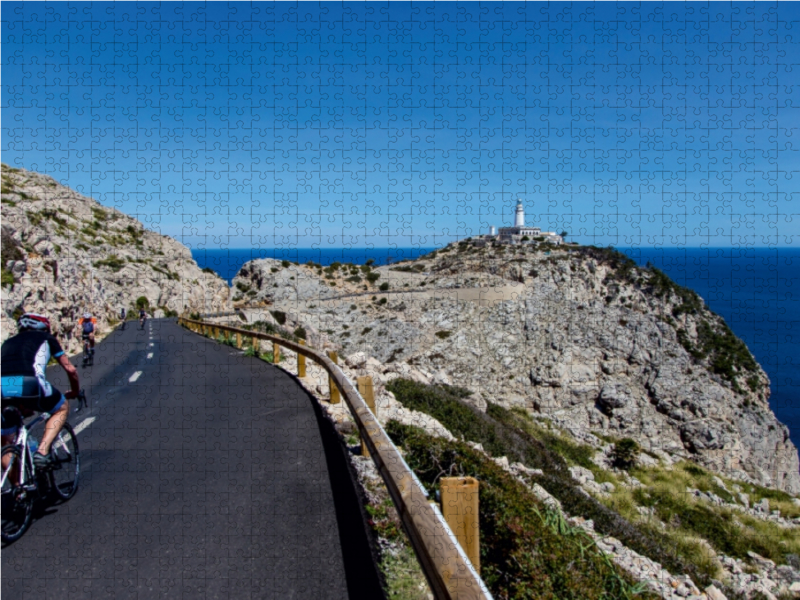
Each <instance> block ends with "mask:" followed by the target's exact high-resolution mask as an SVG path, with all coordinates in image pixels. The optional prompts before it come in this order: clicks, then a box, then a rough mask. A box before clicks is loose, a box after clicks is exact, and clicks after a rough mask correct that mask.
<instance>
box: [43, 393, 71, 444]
mask: <svg viewBox="0 0 800 600" xmlns="http://www.w3.org/2000/svg"><path fill="white" fill-rule="evenodd" d="M37 410H38V411H39V412H49V413H50V418H49V419H47V422H46V423H45V424H44V434H43V435H42V441H40V442H39V450H38V453H39V454H41V455H43V456H47V455H48V454H49V453H50V446H51V444H52V443H53V441H54V440H55V439H56V436H57V435H58V432H59V431H61V428H62V427H63V426H64V423H66V422H67V417H68V416H69V400H67V399H66V398H65V397H64V394H62V393H61V392H59V391H58V390H57V389H55V388H53V393H52V394H51V395H49V396H46V397H44V398H42V399H41V400H39V406H38V408H37Z"/></svg>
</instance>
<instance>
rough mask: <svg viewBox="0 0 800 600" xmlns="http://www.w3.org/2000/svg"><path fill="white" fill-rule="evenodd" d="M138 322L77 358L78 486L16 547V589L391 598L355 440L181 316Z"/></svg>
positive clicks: (57, 378)
mask: <svg viewBox="0 0 800 600" xmlns="http://www.w3.org/2000/svg"><path fill="white" fill-rule="evenodd" d="M137 325H138V323H137V324H134V322H130V323H128V327H127V329H126V330H125V331H115V332H114V333H112V334H111V335H110V336H108V337H107V338H106V339H105V340H104V341H103V342H102V343H100V344H98V347H97V353H96V358H95V365H94V366H93V367H89V368H86V369H84V368H81V367H79V368H78V370H79V373H80V376H81V385H82V386H83V387H84V388H86V391H87V395H88V396H89V399H90V410H88V411H86V410H84V411H83V412H82V413H80V414H78V415H75V414H74V413H73V415H72V416H71V417H70V422H71V423H72V424H73V426H76V427H78V428H81V431H80V433H79V434H78V439H79V444H80V449H81V460H82V464H81V470H82V473H81V484H80V489H79V490H78V493H77V494H76V495H75V496H74V497H73V498H72V499H71V500H70V501H69V502H66V503H64V504H60V505H44V506H40V507H39V509H38V510H37V514H36V517H35V520H34V522H33V525H32V526H31V528H30V529H29V530H28V532H27V533H26V534H25V536H24V537H23V538H21V539H20V540H19V541H18V542H16V543H14V544H11V545H8V546H6V547H4V548H3V550H2V595H3V596H4V597H8V598H15V599H18V600H20V599H26V598H31V599H33V598H36V599H37V600H39V599H42V598H60V599H63V598H70V599H71V600H75V599H83V598H86V599H92V600H98V599H101V598H115V599H122V598H137V599H145V598H146V599H150V598H170V599H177V598H192V599H200V598H207V599H217V598H219V599H222V598H225V599H228V598H231V599H234V598H235V599H242V600H243V599H250V598H281V599H285V598H303V599H307V598H313V599H315V600H318V599H323V598H335V599H341V598H382V597H383V594H382V592H381V590H380V584H379V579H378V575H377V571H376V568H375V565H374V561H373V560H372V554H371V551H370V542H369V540H368V535H367V533H366V527H365V525H364V522H365V520H364V518H363V514H362V512H361V505H360V503H359V502H358V497H357V491H356V486H355V485H354V484H353V480H352V474H351V471H350V467H349V463H348V461H347V460H346V456H345V454H344V453H345V452H346V450H344V448H343V446H342V444H341V443H340V442H339V439H338V437H337V435H336V433H335V431H334V430H333V429H332V427H331V426H330V425H329V423H328V422H327V421H326V420H325V419H324V418H323V417H322V416H321V412H320V409H319V407H318V406H317V405H316V402H315V401H314V400H313V399H312V398H311V397H310V396H309V395H308V394H307V393H306V392H305V391H304V390H303V389H302V388H301V387H300V386H299V385H298V384H297V383H296V382H295V381H294V379H293V378H292V377H291V376H290V375H288V374H286V373H285V372H283V371H281V370H280V369H277V368H275V367H273V366H271V365H269V364H267V363H264V362H262V361H260V360H257V359H254V358H247V357H244V356H243V355H242V353H241V352H239V351H237V350H235V349H233V348H230V347H228V346H221V345H219V344H216V343H215V342H212V341H209V340H206V339H205V338H202V337H200V336H198V335H196V334H194V333H191V332H189V331H186V330H184V329H183V328H181V327H178V325H177V324H175V323H174V322H173V321H171V320H149V321H148V322H147V325H146V330H145V331H141V330H138V329H137ZM73 363H74V364H80V356H78V357H74V358H73ZM50 376H51V380H52V381H53V382H54V383H55V384H56V385H57V386H58V387H59V388H60V389H62V390H63V389H67V388H68V386H67V385H66V378H65V377H64V376H63V371H61V370H60V369H59V370H58V372H55V371H54V372H53V373H52V375H50Z"/></svg>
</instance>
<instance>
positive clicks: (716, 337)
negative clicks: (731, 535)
mask: <svg viewBox="0 0 800 600" xmlns="http://www.w3.org/2000/svg"><path fill="white" fill-rule="evenodd" d="M398 268H399V269H401V270H397V269H398ZM371 272H372V273H374V274H379V275H380V278H379V279H377V280H376V281H373V282H368V281H367V280H366V276H367V275H368V273H367V272H365V270H364V269H363V267H362V268H355V267H350V266H342V267H340V268H334V269H326V270H322V269H321V268H318V267H309V266H305V265H301V266H296V265H288V266H285V265H284V264H282V263H281V262H279V261H273V260H258V261H253V262H251V263H248V264H247V265H245V266H244V267H243V268H242V270H241V271H240V273H239V275H238V276H237V278H236V279H234V285H235V286H236V287H237V290H235V291H236V293H237V294H238V295H239V298H240V299H241V300H242V301H243V302H247V303H249V304H253V303H258V302H262V301H266V302H270V303H272V306H271V308H274V309H276V310H281V311H285V312H286V313H287V314H288V315H292V316H294V317H295V319H296V321H297V325H303V326H304V327H306V329H307V330H308V331H309V335H313V336H314V337H316V336H317V335H319V336H322V339H327V341H328V343H329V344H331V345H333V346H338V347H339V348H340V351H341V352H342V353H344V354H345V355H348V354H353V353H356V352H363V353H365V355H367V356H372V357H374V358H376V359H377V360H379V361H381V362H382V363H401V364H402V363H405V366H404V367H403V370H404V371H406V370H407V372H408V374H409V375H410V376H411V377H412V378H415V379H418V380H420V381H423V382H425V383H435V382H440V383H448V384H453V385H458V386H462V387H466V388H468V389H470V390H471V391H472V392H473V396H472V400H473V401H474V402H476V404H477V405H478V406H480V407H484V406H485V404H486V402H490V401H491V402H494V403H498V404H501V405H503V406H506V407H512V406H521V407H525V408H526V409H528V410H530V411H532V412H538V413H543V414H547V415H548V416H549V417H551V418H552V419H553V420H555V421H556V422H557V423H558V424H559V425H561V426H562V427H565V428H567V429H568V430H569V431H571V432H572V433H573V435H575V436H576V437H578V438H581V437H582V436H585V435H586V434H587V433H589V432H594V433H599V434H602V435H606V436H613V437H632V438H635V439H636V440H637V441H638V442H639V443H640V444H641V445H642V446H643V448H645V449H646V450H648V451H650V452H651V453H654V454H656V455H657V454H659V453H662V452H665V453H668V454H669V455H671V456H673V457H675V458H679V457H680V458H691V459H694V460H696V461H698V462H699V463H701V464H703V465H705V466H707V467H709V468H712V469H713V470H715V471H718V472H720V473H725V474H728V475H732V476H738V477H741V478H743V479H749V480H752V481H754V482H757V483H760V484H763V485H768V486H772V487H777V488H780V489H783V490H786V491H790V492H800V474H799V473H798V467H799V464H798V455H797V450H796V448H795V447H794V445H793V444H792V442H791V441H790V439H789V432H788V429H787V428H786V427H785V426H784V425H783V424H781V423H780V422H779V421H778V420H777V419H776V417H775V415H774V414H773V413H772V411H771V410H770V408H769V404H768V398H769V380H768V378H767V376H766V374H765V373H764V371H763V370H762V369H761V367H760V366H759V365H758V364H757V363H756V362H755V360H754V359H753V357H752V355H750V353H749V351H748V350H747V348H746V347H745V345H744V344H743V343H742V342H741V340H739V339H738V338H736V337H735V336H734V335H733V334H732V333H731V332H730V330H729V329H728V327H727V325H725V323H724V322H723V320H722V319H721V318H720V317H719V316H717V315H715V314H713V313H712V312H710V311H709V310H708V309H707V307H705V305H704V303H703V302H702V300H701V299H700V298H699V297H698V296H697V295H696V294H694V293H693V292H691V291H690V290H687V289H685V288H682V287H680V286H677V285H675V284H674V283H673V282H672V281H671V280H669V279H668V278H667V277H666V276H665V275H664V274H663V273H661V272H660V271H658V270H656V269H644V268H639V267H636V266H635V265H634V264H633V263H632V261H630V260H628V259H626V258H625V257H623V256H621V255H619V254H617V253H615V252H613V251H608V250H604V249H596V248H586V247H582V248H578V247H561V248H553V247H548V246H540V247H539V248H531V247H527V248H515V249H511V248H510V247H506V248H505V249H501V248H491V247H484V248H481V247H476V246H472V245H470V244H462V245H461V246H451V247H449V248H448V249H447V250H445V251H444V252H443V251H439V252H438V253H434V255H433V256H431V255H429V256H428V257H425V258H423V259H419V260H417V261H415V262H411V263H404V264H401V265H399V266H395V267H380V268H378V269H374V270H372V271H371ZM357 278H359V279H361V281H357V280H356V279H357ZM372 278H373V279H375V275H373V276H372ZM381 283H388V284H389V289H388V291H385V292H383V293H382V292H381V291H379V288H378V286H379V285H380V284H381ZM331 284H334V285H331ZM365 286H366V290H365ZM351 294H361V295H359V296H352V295H351ZM342 295H348V296H347V297H341V298H337V296H342ZM373 297H374V298H375V299H374V300H373ZM384 298H385V299H386V300H385V301H384V300H383V299H384ZM292 325H294V323H293V324H292ZM406 367H407V369H406Z"/></svg>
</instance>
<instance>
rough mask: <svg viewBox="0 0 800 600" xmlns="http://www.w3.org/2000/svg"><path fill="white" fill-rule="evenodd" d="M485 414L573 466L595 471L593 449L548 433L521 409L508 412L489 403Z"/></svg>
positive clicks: (564, 437)
mask: <svg viewBox="0 0 800 600" xmlns="http://www.w3.org/2000/svg"><path fill="white" fill-rule="evenodd" d="M486 414H487V415H489V416H490V417H492V418H494V419H497V420H498V421H500V422H501V423H503V424H505V425H507V426H509V427H516V428H518V429H521V430H522V431H524V432H525V433H527V434H529V435H530V436H531V437H533V438H535V439H537V440H539V441H540V442H542V443H543V444H544V445H545V446H546V447H547V448H549V449H551V450H553V451H554V452H556V453H557V454H559V455H560V456H562V457H564V458H565V459H566V460H567V461H568V462H570V463H572V464H574V465H578V466H581V467H584V468H586V469H590V470H596V469H597V465H595V464H594V462H593V461H592V456H594V453H595V451H594V448H592V447H591V446H589V445H587V444H580V443H578V442H576V441H574V440H572V439H570V438H567V437H566V436H563V435H559V434H558V433H554V432H552V431H549V430H548V429H546V428H545V427H544V426H543V425H540V424H539V423H537V422H536V421H535V420H534V419H532V418H531V417H530V415H528V413H527V411H526V410H525V409H523V408H516V409H511V410H509V409H506V408H503V407H502V406H499V405H497V404H492V403H489V405H488V406H487V408H486Z"/></svg>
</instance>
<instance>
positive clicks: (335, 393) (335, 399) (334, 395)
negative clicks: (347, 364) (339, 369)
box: [328, 350, 342, 404]
mask: <svg viewBox="0 0 800 600" xmlns="http://www.w3.org/2000/svg"><path fill="white" fill-rule="evenodd" d="M328 358H330V359H331V360H332V361H333V362H334V364H337V365H338V364H339V356H338V355H337V354H336V352H334V351H333V350H331V351H330V352H328ZM328 388H329V389H330V391H331V404H339V402H341V401H342V397H341V396H340V395H339V388H338V387H336V383H335V382H334V381H333V377H331V376H330V375H328Z"/></svg>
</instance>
